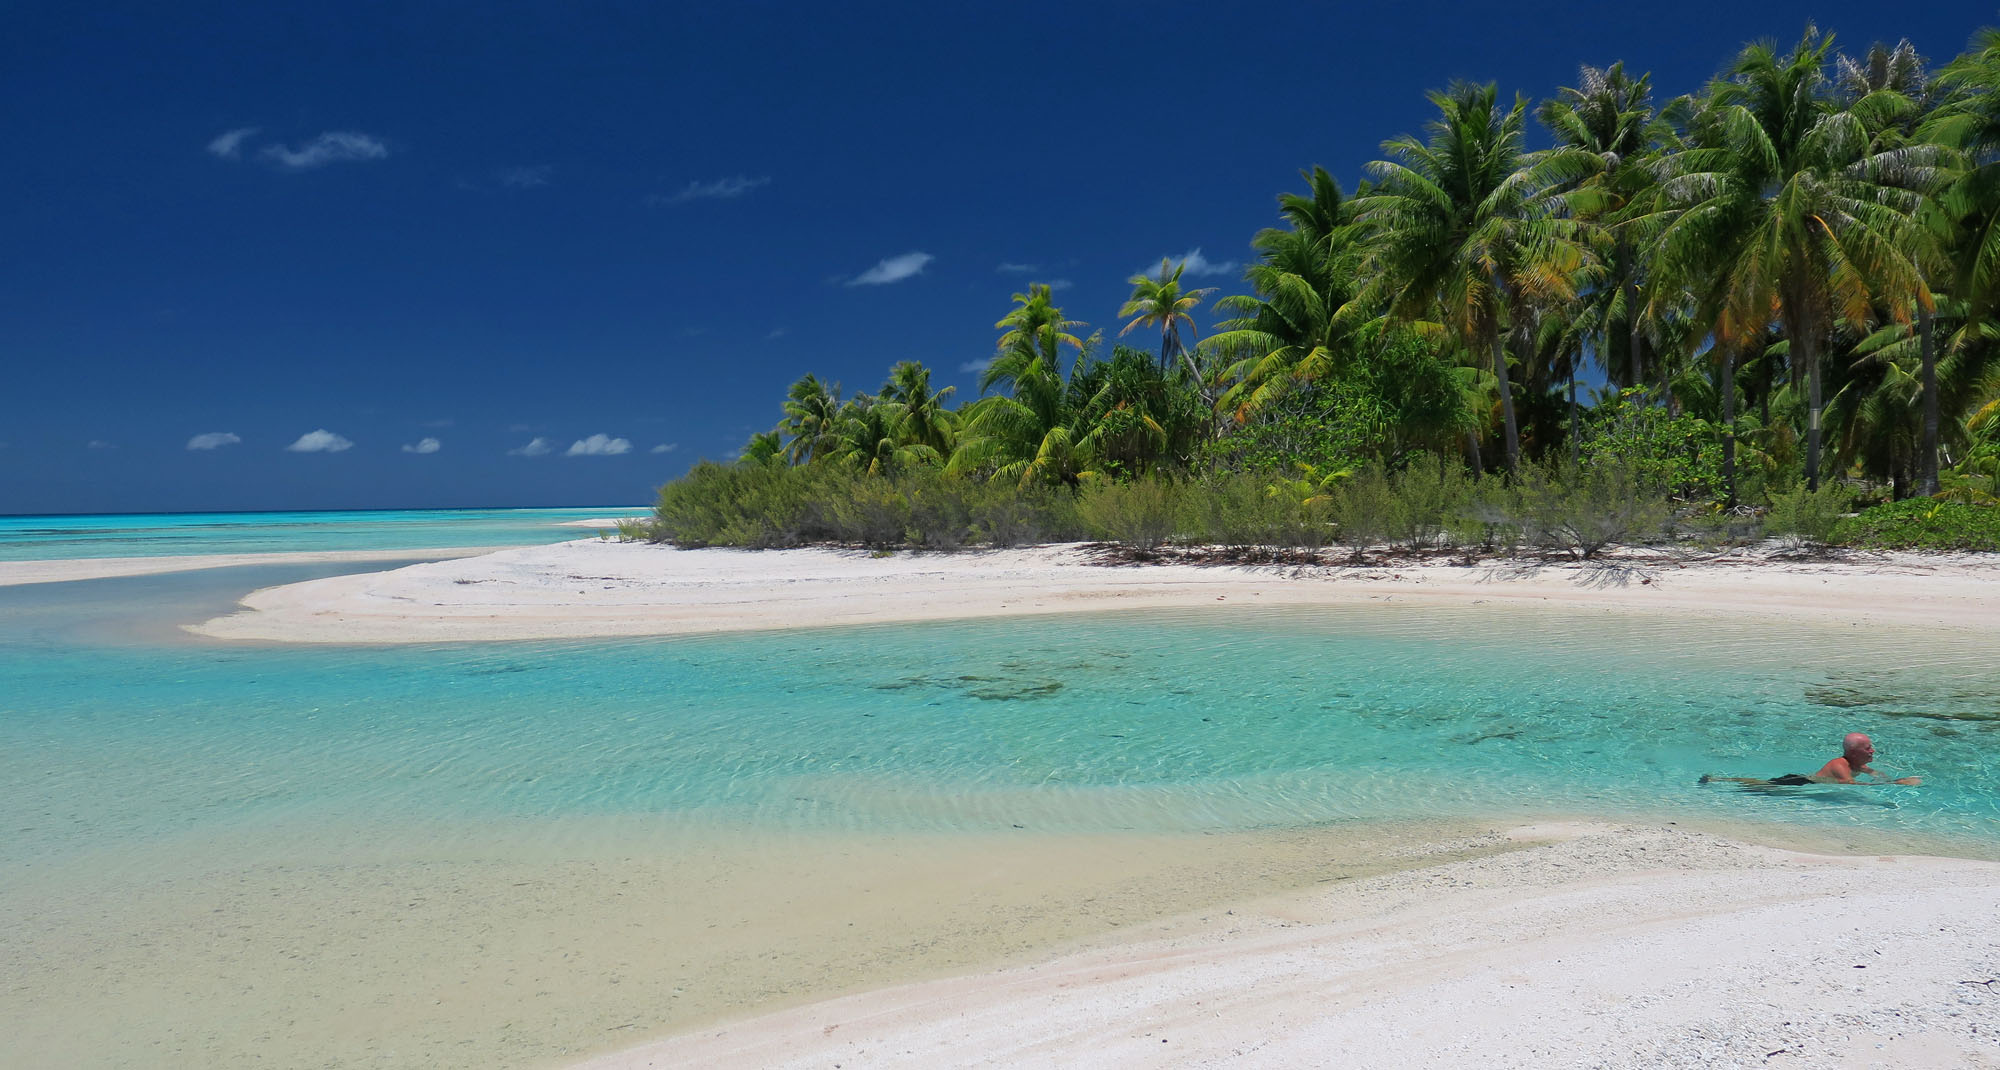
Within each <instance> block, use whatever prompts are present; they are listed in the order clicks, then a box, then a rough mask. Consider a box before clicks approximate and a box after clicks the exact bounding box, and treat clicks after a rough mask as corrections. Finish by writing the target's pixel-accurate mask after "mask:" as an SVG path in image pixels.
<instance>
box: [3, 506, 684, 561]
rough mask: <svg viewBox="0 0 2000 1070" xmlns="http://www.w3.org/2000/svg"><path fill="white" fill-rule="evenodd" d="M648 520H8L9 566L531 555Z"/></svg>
mask: <svg viewBox="0 0 2000 1070" xmlns="http://www.w3.org/2000/svg"><path fill="white" fill-rule="evenodd" d="M645 512H646V509H645V507H643V506H641V507H634V506H619V507H608V506H604V507H594V508H562V509H381V510H359V511H352V512H303V513H126V514H105V515H91V516H0V561H42V560H49V559H52V558H76V557H158V556H166V555H178V554H251V553H273V552H283V551H322V552H323V551H348V550H416V549H439V548H444V547H462V546H527V545H533V544H536V543H545V542H562V541H564V540H566V539H576V538H583V537H586V536H588V535H589V534H591V533H590V532H589V531H588V530H578V529H577V528H566V527H563V526H561V525H562V524H563V523H564V522H566V521H574V520H597V519H609V518H616V517H622V516H638V515H641V514H643V513H645Z"/></svg>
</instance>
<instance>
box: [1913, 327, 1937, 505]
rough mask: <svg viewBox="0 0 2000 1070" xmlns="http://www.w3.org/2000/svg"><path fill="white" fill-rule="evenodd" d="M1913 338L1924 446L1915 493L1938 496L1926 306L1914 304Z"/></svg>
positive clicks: (1933, 356)
mask: <svg viewBox="0 0 2000 1070" xmlns="http://www.w3.org/2000/svg"><path fill="white" fill-rule="evenodd" d="M1917 334H1918V337H1919V338H1921V339H1922V345H1923V361H1924V442H1923V447H1922V449H1921V451H1920V452H1919V453H1918V454H1917V487H1918V489H1917V493H1919V494H1923V495H1925V496H1929V495H1933V494H1936V493H1937V492H1938V385H1937V350H1936V348H1934V347H1933V345H1932V340H1931V310H1930V306H1928V305H1926V304H1924V303H1923V302H1921V301H1919V302H1918V303H1917Z"/></svg>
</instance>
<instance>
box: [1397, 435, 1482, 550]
mask: <svg viewBox="0 0 2000 1070" xmlns="http://www.w3.org/2000/svg"><path fill="white" fill-rule="evenodd" d="M1390 488H1391V490H1392V491H1393V492H1394V494H1395V496H1396V498H1397V499H1399V500H1400V501H1401V503H1402V508H1400V509H1398V510H1397V511H1396V512H1395V513H1394V514H1393V515H1392V517H1391V520H1390V525H1389V537H1390V539H1391V540H1393V541H1394V542H1396V543H1397V544H1398V545H1400V546H1403V547H1406V548H1408V549H1411V550H1426V549H1430V548H1432V547H1439V546H1450V545H1453V544H1454V543H1455V542H1456V541H1457V538H1458V535H1457V533H1458V532H1459V531H1461V530H1463V527H1464V525H1463V524H1462V523H1459V522H1458V521H1459V518H1460V517H1461V516H1462V515H1463V514H1465V513H1466V512H1467V511H1468V506H1469V504H1470V500H1471V497H1472V485H1471V481H1470V480H1468V479H1466V478H1465V471H1464V469H1462V468H1460V467H1459V466H1458V464H1457V463H1456V462H1453V461H1447V460H1445V459H1443V458H1441V457H1437V456H1434V455H1425V456H1422V457H1419V458H1418V459H1417V462H1416V463H1415V464H1412V465H1410V466H1409V467H1408V468H1405V469H1403V470H1402V471H1401V472H1399V473H1397V474H1396V476H1395V477H1394V478H1393V479H1392V480H1391V481H1390Z"/></svg>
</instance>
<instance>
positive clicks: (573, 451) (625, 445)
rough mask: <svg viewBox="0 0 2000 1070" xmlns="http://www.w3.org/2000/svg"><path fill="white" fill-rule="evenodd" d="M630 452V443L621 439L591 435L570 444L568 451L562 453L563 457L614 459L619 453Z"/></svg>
mask: <svg viewBox="0 0 2000 1070" xmlns="http://www.w3.org/2000/svg"><path fill="white" fill-rule="evenodd" d="M630 452H632V443H630V442H627V441H626V440H624V439H622V438H612V437H611V436H609V435H592V436H590V437H589V438H580V439H577V440H576V441H575V442H572V443H570V446H569V449H567V450H565V451H563V456H565V457H616V456H617V455H619V454H621V453H630Z"/></svg>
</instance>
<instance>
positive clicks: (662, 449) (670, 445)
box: [646, 442, 681, 453]
mask: <svg viewBox="0 0 2000 1070" xmlns="http://www.w3.org/2000/svg"><path fill="white" fill-rule="evenodd" d="M680 448H681V444H680V443H678V442H662V443H660V444H659V445H657V446H654V447H653V448H652V449H650V450H647V451H646V452H647V453H672V452H674V451H675V450H677V449H680Z"/></svg>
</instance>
